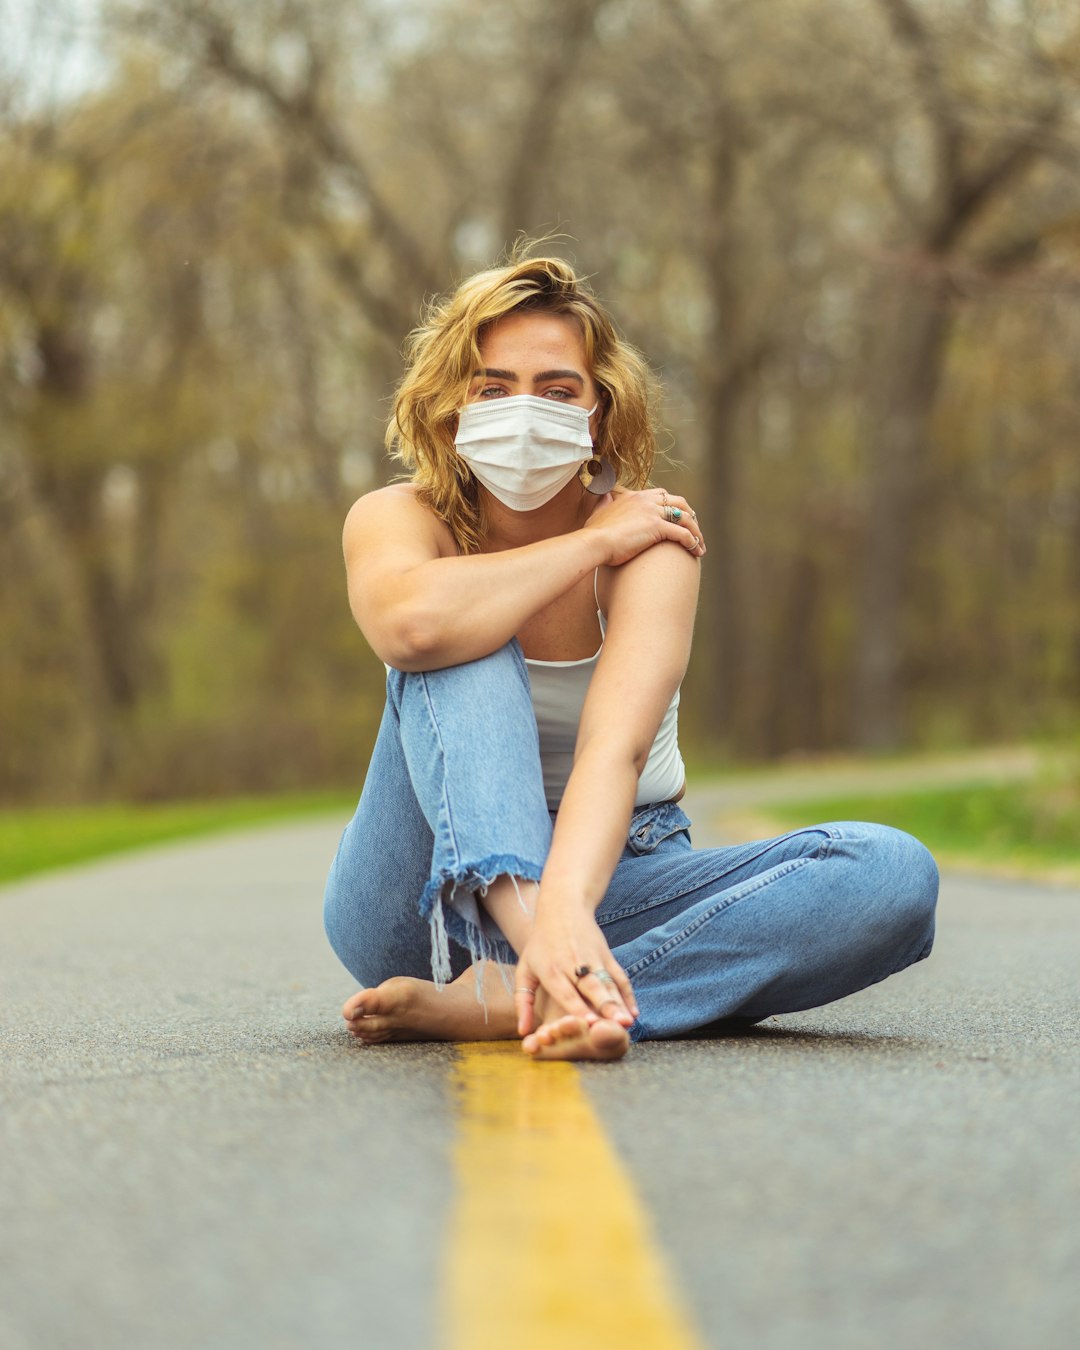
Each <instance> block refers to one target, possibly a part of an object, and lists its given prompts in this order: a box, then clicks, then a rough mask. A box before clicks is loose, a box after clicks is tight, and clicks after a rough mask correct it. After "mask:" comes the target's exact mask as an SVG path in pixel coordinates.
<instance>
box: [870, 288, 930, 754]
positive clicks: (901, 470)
mask: <svg viewBox="0 0 1080 1350" xmlns="http://www.w3.org/2000/svg"><path fill="white" fill-rule="evenodd" d="M950 322H951V316H950V311H949V305H948V298H947V295H946V288H945V283H944V281H934V282H931V283H927V284H926V285H923V286H920V287H919V288H918V289H916V288H915V285H914V284H913V283H910V282H907V281H905V280H903V279H901V280H899V281H897V282H895V283H893V285H892V287H891V289H890V291H889V292H888V293H887V295H886V297H885V303H884V304H883V306H882V313H881V316H880V321H879V328H878V344H877V351H876V353H875V356H874V360H873V366H872V371H871V380H870V390H869V395H868V399H867V405H866V415H867V422H868V425H867V428H866V459H865V465H866V477H867V511H866V520H865V527H866V528H865V536H864V537H865V543H864V547H863V555H862V577H861V588H860V595H859V626H858V631H857V634H856V651H855V699H854V727H853V730H854V739H855V741H856V743H857V744H858V745H859V746H860V747H861V748H863V749H866V750H883V749H888V748H891V747H895V746H897V745H899V744H900V743H901V741H902V739H903V732H904V706H903V705H904V679H903V674H904V672H903V657H904V611H905V605H906V601H907V597H908V593H909V589H910V584H911V577H912V565H913V562H914V560H915V558H916V556H917V553H918V549H919V546H920V543H921V541H922V537H923V531H922V528H921V526H922V520H921V516H922V510H921V507H922V498H923V492H924V485H925V476H926V464H927V458H928V454H929V440H930V418H931V414H932V412H933V407H934V401H935V398H936V396H937V391H938V387H939V384H940V382H941V376H942V369H943V365H944V356H945V347H946V339H947V337H948V331H949V326H950Z"/></svg>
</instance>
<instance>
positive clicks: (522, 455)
mask: <svg viewBox="0 0 1080 1350" xmlns="http://www.w3.org/2000/svg"><path fill="white" fill-rule="evenodd" d="M598 406H599V405H598V404H594V405H593V406H592V407H591V408H589V409H585V408H577V407H575V406H574V405H573V404H570V403H556V402H555V401H554V400H553V399H550V398H535V397H534V396H533V395H532V394H514V395H513V396H512V397H510V398H493V399H489V400H487V401H486V402H483V403H467V404H466V405H465V407H464V408H462V410H461V413H460V415H459V417H458V429H457V435H456V436H455V437H454V444H455V445H456V446H457V451H458V454H459V455H460V456H461V458H462V459H463V460H464V461H465V463H466V464H467V465H468V466H469V468H470V469H471V470H472V471H473V473H474V474H475V476H476V477H477V479H478V480H479V481H480V482H481V483H483V485H484V487H486V488H487V490H488V491H489V492H490V493H491V495H492V496H493V497H497V498H498V500H499V501H500V502H502V504H503V505H504V506H508V507H509V508H510V510H511V511H535V510H536V509H537V507H539V506H543V505H544V503H545V502H549V501H550V500H551V499H552V497H554V496H555V494H556V493H557V492H560V491H561V490H562V489H563V488H564V487H565V486H566V485H567V483H569V481H570V479H571V478H573V476H574V474H576V473H577V471H578V469H579V468H580V467H581V465H582V464H584V462H585V461H586V460H587V459H589V458H591V456H592V436H590V434H589V418H590V417H591V416H592V414H593V413H594V412H595V411H596V409H597V407H598Z"/></svg>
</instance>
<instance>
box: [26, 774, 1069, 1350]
mask: <svg viewBox="0 0 1080 1350" xmlns="http://www.w3.org/2000/svg"><path fill="white" fill-rule="evenodd" d="M701 800H702V808H701V811H700V813H699V821H698V830H697V834H696V838H697V841H698V842H705V841H706V839H707V836H708V833H709V828H710V821H709V819H707V817H708V816H709V814H710V811H711V803H709V802H708V800H707V799H705V798H702V799H701ZM693 813H694V811H693V802H691V814H693ZM340 825H341V822H336V821H332V822H329V823H326V822H319V823H304V824H298V825H290V826H281V825H275V826H273V827H268V828H263V829H260V830H254V831H248V832H245V833H243V834H237V835H232V836H229V837H221V838H217V839H212V840H207V841H201V842H196V843H191V844H186V845H177V846H171V847H168V848H161V849H156V850H153V851H148V852H145V853H141V854H131V855H127V856H125V857H121V858H119V859H116V860H111V861H103V862H100V863H97V864H94V865H91V866H87V867H82V868H79V869H72V870H68V871H65V872H57V873H54V874H52V875H50V876H46V877H42V878H38V879H35V880H31V881H28V882H24V883H19V884H16V885H13V886H9V887H7V888H4V889H2V890H0V922H2V925H3V928H2V931H3V934H4V941H3V944H2V950H0V1072H2V1087H0V1345H2V1346H3V1347H5V1350H69V1347H70V1350H76V1347H77V1348H78V1350H87V1347H90V1348H91V1350H99V1348H100V1350H113V1347H116V1348H117V1350H119V1348H120V1347H125V1350H126V1348H127V1347H131V1346H138V1347H140V1350H158V1347H161V1348H162V1350H188V1348H189V1347H190V1348H192V1350H194V1348H195V1347H199V1350H219V1347H220V1350H248V1347H252V1350H255V1347H258V1350H278V1348H279V1347H280V1348H281V1350H297V1348H299V1347H304V1350H323V1347H326V1348H327V1350H329V1348H330V1347H334V1350H338V1347H340V1346H343V1345H350V1346H363V1347H372V1348H374V1350H399V1348H400V1350H425V1348H426V1347H434V1346H436V1345H438V1343H439V1334H438V1329H437V1328H438V1318H439V1304H438V1298H437V1293H436V1290H437V1284H438V1272H439V1256H440V1246H441V1243H442V1241H443V1237H444V1232H445V1226H446V1222H447V1216H448V1214H449V1211H450V1205H451V1203H452V1200H453V1182H454V1179H453V1175H452V1163H451V1150H452V1146H453V1137H454V1114H453V1102H452V1100H451V1096H450V1088H449V1075H448V1072H447V1071H448V1068H449V1065H450V1063H451V1060H452V1057H453V1054H454V1052H453V1050H452V1048H451V1047H448V1046H439V1045H429V1046H395V1047H387V1048H378V1049H373V1050H366V1049H363V1048H361V1047H358V1046H357V1045H355V1044H354V1043H353V1042H352V1041H351V1040H350V1039H349V1038H348V1037H347V1036H346V1034H345V1033H344V1031H343V1030H342V1029H341V1024H340V1022H339V1019H338V1009H339V1007H340V1004H341V1002H342V1001H343V999H344V998H345V997H346V996H347V995H348V994H349V993H350V992H352V985H351V982H350V980H349V977H348V976H347V974H346V973H345V972H344V971H343V970H342V969H341V968H340V967H339V966H338V964H337V961H336V959H335V958H334V957H333V955H332V954H331V953H330V951H329V949H328V948H327V947H326V945H325V942H324V939H323V936H322V931H321V920H320V897H321V886H322V878H323V874H324V872H325V868H326V865H327V863H328V861H329V858H330V856H331V855H332V852H333V849H334V847H335V845H336V840H337V835H338V833H339V830H340ZM1078 971H1080V892H1077V891H1076V890H1074V889H1066V888H1051V887H1039V886H1035V885H1031V884H1027V883H1012V882H1004V881H996V880H978V879H974V878H965V877H959V876H948V877H946V879H945V883H944V886H943V892H942V903H941V911H940V926H939V938H938V946H937V949H936V952H935V954H934V956H933V957H932V958H931V959H930V961H928V962H925V963H923V964H922V965H921V966H920V967H918V968H916V969H914V970H912V971H909V972H905V973H904V974H902V975H900V976H897V977H895V978H894V979H893V980H891V981H889V982H886V983H885V984H883V985H880V986H877V987H876V988H874V989H871V990H867V991H865V992H864V993H862V994H859V995H856V996H854V997H852V998H850V999H846V1000H844V1001H843V1002H841V1003H839V1004H835V1005H833V1006H832V1007H830V1008H827V1009H822V1010H819V1011H815V1012H811V1013H805V1014H800V1015H798V1016H789V1017H785V1018H782V1019H775V1020H773V1021H771V1022H769V1023H766V1024H764V1025H763V1026H762V1027H761V1028H759V1029H757V1030H756V1031H755V1032H754V1033H752V1034H749V1035H746V1036H741V1037H731V1038H726V1039H709V1040H693V1039H689V1040H682V1041H674V1042H663V1043H652V1044H644V1045H640V1046H636V1047H634V1049H633V1051H632V1052H631V1055H630V1056H629V1057H628V1058H627V1060H626V1061H625V1062H624V1063H622V1064H619V1065H610V1066H609V1065H589V1066H585V1067H584V1068H583V1069H582V1070H581V1073H582V1076H583V1078H584V1081H585V1083H586V1085H587V1089H588V1092H589V1094H590V1097H591V1099H592V1101H593V1103H594V1105H595V1108H596V1111H597V1113H598V1115H599V1117H600V1119H601V1120H602V1122H603V1125H604V1127H605V1128H606V1129H607V1131H608V1133H609V1136H610V1137H611V1138H612V1140H613V1141H614V1142H615V1144H616V1146H617V1148H618V1150H619V1152H620V1154H621V1156H622V1157H623V1159H624V1160H625V1162H626V1163H627V1165H628V1167H629V1170H630V1173H631V1175H632V1177H633V1179H634V1182H635V1184H636V1186H637V1188H638V1191H639V1194H640V1195H641V1197H642V1198H643V1200H644V1202H645V1204H646V1207H647V1210H648V1212H649V1214H650V1216H651V1218H652V1222H653V1226H654V1231H655V1234H656V1236H657V1238H658V1241H659V1244H660V1246H661V1248H662V1250H663V1251H664V1253H665V1254H666V1257H667V1259H668V1262H669V1265H670V1267H671V1268H672V1269H673V1271H674V1273H675V1276H676V1279H677V1281H678V1284H679V1287H680V1290H681V1293H682V1297H683V1300H684V1303H685V1304H686V1306H687V1307H688V1309H689V1311H690V1314H691V1316H692V1318H693V1319H694V1321H695V1322H696V1323H697V1325H698V1327H699V1329H700V1331H701V1338H702V1341H703V1343H704V1344H705V1345H706V1346H709V1347H713V1346H715V1347H724V1348H725V1350H727V1348H728V1347H732V1348H733V1350H740V1348H741V1347H743V1346H750V1345H753V1346H754V1347H755V1348H756V1350H819V1348H820V1350H848V1348H849V1347H850V1350H855V1347H859V1350H862V1348H863V1347H877V1346H884V1347H890V1348H893V1347H895V1348H896V1350H906V1347H915V1346H919V1347H923V1346H925V1345H927V1344H930V1345H933V1346H934V1347H936V1348H939V1347H944V1348H945V1350H950V1348H951V1347H956V1348H957V1350H967V1348H968V1347H970V1348H971V1350H1018V1348H1019V1347H1025V1348H1026V1347H1029V1346H1031V1347H1039V1350H1073V1347H1075V1346H1076V1345H1077V1343H1078V1332H1077V1320H1078V1319H1077V1314H1078V1312H1080V1299H1078V1295H1077V1272H1078V1271H1080V1223H1078V1217H1077V1216H1078V1215H1080V1149H1078V1143H1077V1140H1078V1138H1080V1130H1078V1126H1077V1121H1078V1119H1080V1091H1078V1085H1080V1065H1078V1057H1077V1048H1078V1036H1077V1022H1078V1019H1077V1012H1078V1009H1077V997H1076V994H1077V973H1078ZM587 1199H588V1198H587V1197H583V1203H584V1204H586V1205H587ZM627 1350H632V1347H628V1348H627Z"/></svg>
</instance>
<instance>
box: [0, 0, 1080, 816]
mask: <svg viewBox="0 0 1080 1350" xmlns="http://www.w3.org/2000/svg"><path fill="white" fill-rule="evenodd" d="M110 12H111V14H112V28H111V38H110V40H109V45H108V47H107V50H106V51H105V53H104V56H103V59H102V62H101V63H100V67H99V75H100V78H98V79H97V80H96V81H95V82H94V83H93V85H91V86H90V87H83V88H82V90H81V92H80V91H75V92H73V93H72V94H70V96H68V97H67V98H60V99H56V100H54V101H52V102H47V101H46V102H41V101H37V102H35V101H34V100H33V99H30V98H28V97H24V96H22V95H20V93H19V89H20V86H19V84H18V79H17V78H14V77H11V78H7V77H5V79H6V82H5V79H0V128H2V130H3V133H4V135H3V140H2V141H0V414H2V416H0V525H2V529H0V623H2V625H3V630H4V632H5V635H10V637H11V641H10V642H8V643H6V644H4V645H3V648H2V650H0V719H3V726H2V727H0V756H2V758H0V793H3V794H6V795H9V796H11V795H16V794H18V795H33V794H37V795H49V794H54V795H55V794H56V793H58V792H68V793H80V792H81V793H88V792H95V791H96V792H102V791H113V792H116V791H130V792H138V793H143V794H162V793H168V792H178V791H186V792H198V791H208V790H224V789H226V788H229V787H255V786H259V785H267V786H270V785H273V786H291V785H295V784H297V783H300V782H318V781H326V780H327V779H331V778H333V779H345V778H349V777H351V776H352V774H353V773H354V772H355V770H356V768H357V767H358V766H359V764H360V762H361V760H362V747H363V744H364V742H365V740H367V739H368V738H369V737H370V735H371V733H372V729H373V725H374V722H375V719H376V717H377V713H378V707H379V703H380V697H381V695H380V689H381V682H382V681H381V669H380V668H379V666H378V663H377V662H376V661H374V660H373V659H372V658H371V657H370V654H365V648H364V645H363V643H362V641H361V639H360V638H359V636H358V635H357V634H356V633H355V630H354V628H353V626H352V623H351V619H350V616H349V614H348V610H347V607H346V605H345V603H344V595H343V589H342V578H341V570H340V567H341V565H340V555H339V550H338V537H339V532H340V523H341V519H342V517H343V515H344V512H345V510H346V509H347V506H348V503H349V500H350V498H351V496H353V495H355V493H356V492H358V491H363V490H366V489H367V488H368V487H370V486H372V485H374V484H375V483H377V482H378V481H380V480H382V479H384V478H385V476H386V474H387V473H388V472H389V466H388V464H387V462H386V461H385V459H384V457H383V455H382V450H381V426H382V422H383V419H384V414H385V407H386V405H385V398H386V395H387V394H388V393H389V391H390V389H391V387H392V384H393V382H394V380H395V379H396V377H397V374H398V372H399V364H400V358H399V345H400V342H401V339H402V337H403V336H404V334H405V333H406V331H407V330H408V329H409V327H410V326H411V325H412V324H413V323H414V322H415V320H416V316H417V314H418V312H419V310H420V307H421V305H422V302H423V300H424V298H425V297H426V296H427V295H429V294H431V293H432V292H433V291H436V290H440V289H442V288H444V287H445V286H447V285H449V284H451V283H452V282H453V280H454V278H455V276H456V275H459V274H461V273H462V272H465V271H468V270H473V269H474V268H475V267H477V266H480V265H484V264H486V263H488V262H490V261H491V260H493V259H494V258H495V257H497V256H498V254H499V252H500V250H501V249H502V248H503V247H504V246H505V245H506V244H507V243H509V242H511V240H512V238H513V237H514V236H515V235H516V234H517V233H518V232H519V231H524V232H527V233H530V234H538V233H544V232H545V231H547V230H562V231H564V235H563V236H562V237H556V238H554V239H551V240H549V243H548V245H547V246H548V247H550V248H552V249H558V250H562V251H569V252H572V253H573V254H574V255H575V260H576V261H577V262H578V264H579V265H580V266H581V267H582V268H583V270H585V271H587V272H590V273H591V274H592V275H593V276H594V278H595V284H596V287H597V289H598V291H599V292H600V293H601V294H602V295H604V297H605V298H606V299H607V300H609V301H610V303H611V305H612V307H613V309H614V311H615V312H616V313H617V314H619V315H620V316H621V317H622V318H623V320H624V322H625V325H626V331H627V332H628V334H629V336H630V337H631V339H632V340H634V341H635V342H636V343H637V344H638V345H639V346H641V347H642V349H643V350H644V351H645V352H646V354H648V355H649V356H650V357H652V358H653V359H654V360H655V361H657V362H658V363H659V364H660V365H661V366H662V368H663V372H664V376H665V380H666V383H667V387H668V393H669V403H668V410H669V417H670V423H671V426H672V429H673V432H674V443H675V448H674V453H675V456H676V459H677V463H676V464H675V465H673V466H669V467H667V468H665V469H663V470H662V472H663V474H664V475H665V481H667V482H669V483H678V484H679V485H680V486H681V487H685V488H687V489H688V490H689V491H690V492H691V494H692V497H693V500H694V502H695V505H696V506H697V508H698V510H699V514H700V515H701V517H702V519H703V521H704V522H705V524H706V529H707V532H708V536H709V541H710V550H709V557H708V560H707V562H706V565H705V568H704V579H705V585H704V589H703V600H702V607H701V614H700V618H699V634H698V641H697V643H696V651H695V658H694V664H693V666H692V670H691V677H690V679H689V680H688V683H687V691H686V692H687V698H686V700H685V703H684V707H685V709H686V712H687V717H688V724H689V726H690V727H691V728H693V732H694V739H695V741H696V742H697V743H699V744H702V745H705V744H709V745H710V746H712V747H713V748H716V747H720V748H724V749H727V750H730V751H733V752H735V753H738V754H742V755H761V754H768V755H775V754H783V753H786V752H789V751H792V750H799V749H806V748H819V749H820V748H828V747H832V746H841V745H847V744H851V743H854V742H861V743H863V744H866V745H882V744H886V743H889V742H891V741H893V740H895V739H896V738H897V737H901V738H903V739H905V740H911V739H915V740H919V739H921V740H937V741H941V740H957V739H965V738H970V737H972V736H979V737H982V736H1000V735H1010V734H1021V733H1022V734H1030V733H1032V732H1034V731H1038V730H1046V729H1047V728H1049V727H1052V726H1053V727H1057V726H1060V725H1062V724H1064V723H1067V722H1068V720H1069V719H1070V718H1073V719H1075V716H1076V708H1077V700H1078V697H1080V688H1078V686H1080V676H1078V674H1077V671H1078V670H1080V616H1078V614H1077V611H1076V606H1075V589H1076V581H1077V577H1078V576H1080V527H1078V525H1077V522H1078V521H1080V480H1078V478H1077V470H1076V464H1075V444H1076V438H1077V428H1078V425H1080V408H1078V407H1077V401H1076V392H1075V391H1076V389H1077V388H1078V387H1080V370H1078V368H1077V367H1078V364H1080V360H1078V358H1080V342H1077V336H1078V334H1077V327H1078V307H1077V296H1078V293H1080V290H1078V287H1077V273H1078V265H1080V257H1078V249H1077V231H1076V221H1077V219H1078V218H1080V215H1078V213H1080V197H1078V192H1080V181H1078V179H1080V176H1078V175H1077V172H1076V170H1077V162H1078V157H1080V127H1078V106H1080V98H1078V90H1080V79H1078V71H1080V36H1078V34H1080V19H1078V17H1077V16H1076V15H1074V14H1073V13H1071V12H1066V10H1065V9H1063V7H1062V6H1061V5H1059V4H1054V3H1052V0H1025V3H1024V4H1023V5H1016V4H1013V3H1006V0H983V2H982V3H975V0H941V3H938V4H936V5H935V6H934V7H933V8H931V7H930V6H929V5H928V4H927V3H925V0H875V4H874V5H873V6H867V5H865V4H861V3H856V0H774V3H772V4H770V5H769V6H762V5H760V4H754V3H752V0H671V3H669V4H665V5H663V6H658V5H655V4H652V3H651V2H649V0H577V2H575V0H550V3H548V4H546V5H543V6H537V5H536V4H535V3H532V0H507V3H505V4H502V5H499V6H497V7H492V6H490V5H488V4H484V3H481V0H422V2H421V0H399V2H398V3H390V2H389V0H309V2H306V3H300V2H299V0H271V3H268V4H266V5H260V6H257V7H252V6H245V5H242V4H240V3H239V0H167V2H166V3H161V4H155V5H150V4H149V3H147V0H116V2H115V3H113V4H112V6H111V7H110ZM106 57H108V60H111V63H112V64H111V66H110V65H109V64H108V60H106V59H105V58H106ZM0 73H2V72H0ZM571 235H572V236H573V238H570V237H569V236H571Z"/></svg>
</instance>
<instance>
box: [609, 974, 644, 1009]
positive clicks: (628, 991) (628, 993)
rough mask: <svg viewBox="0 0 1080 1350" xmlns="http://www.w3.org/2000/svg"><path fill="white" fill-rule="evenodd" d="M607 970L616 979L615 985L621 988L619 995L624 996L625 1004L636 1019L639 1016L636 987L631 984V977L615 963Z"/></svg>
mask: <svg viewBox="0 0 1080 1350" xmlns="http://www.w3.org/2000/svg"><path fill="white" fill-rule="evenodd" d="M606 969H607V970H609V971H610V972H611V974H612V975H613V976H614V977H615V983H616V984H617V985H618V986H619V993H620V994H622V996H623V1002H624V1003H625V1004H626V1006H627V1007H628V1008H629V1009H630V1011H631V1012H632V1013H633V1014H634V1016H635V1017H637V1016H639V1009H638V1005H637V999H636V998H635V997H634V986H633V985H632V984H631V983H630V976H629V975H627V973H626V971H625V970H623V968H622V966H620V965H618V964H616V963H615V962H614V961H613V962H612V963H611V964H610V965H609V966H607V967H606Z"/></svg>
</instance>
